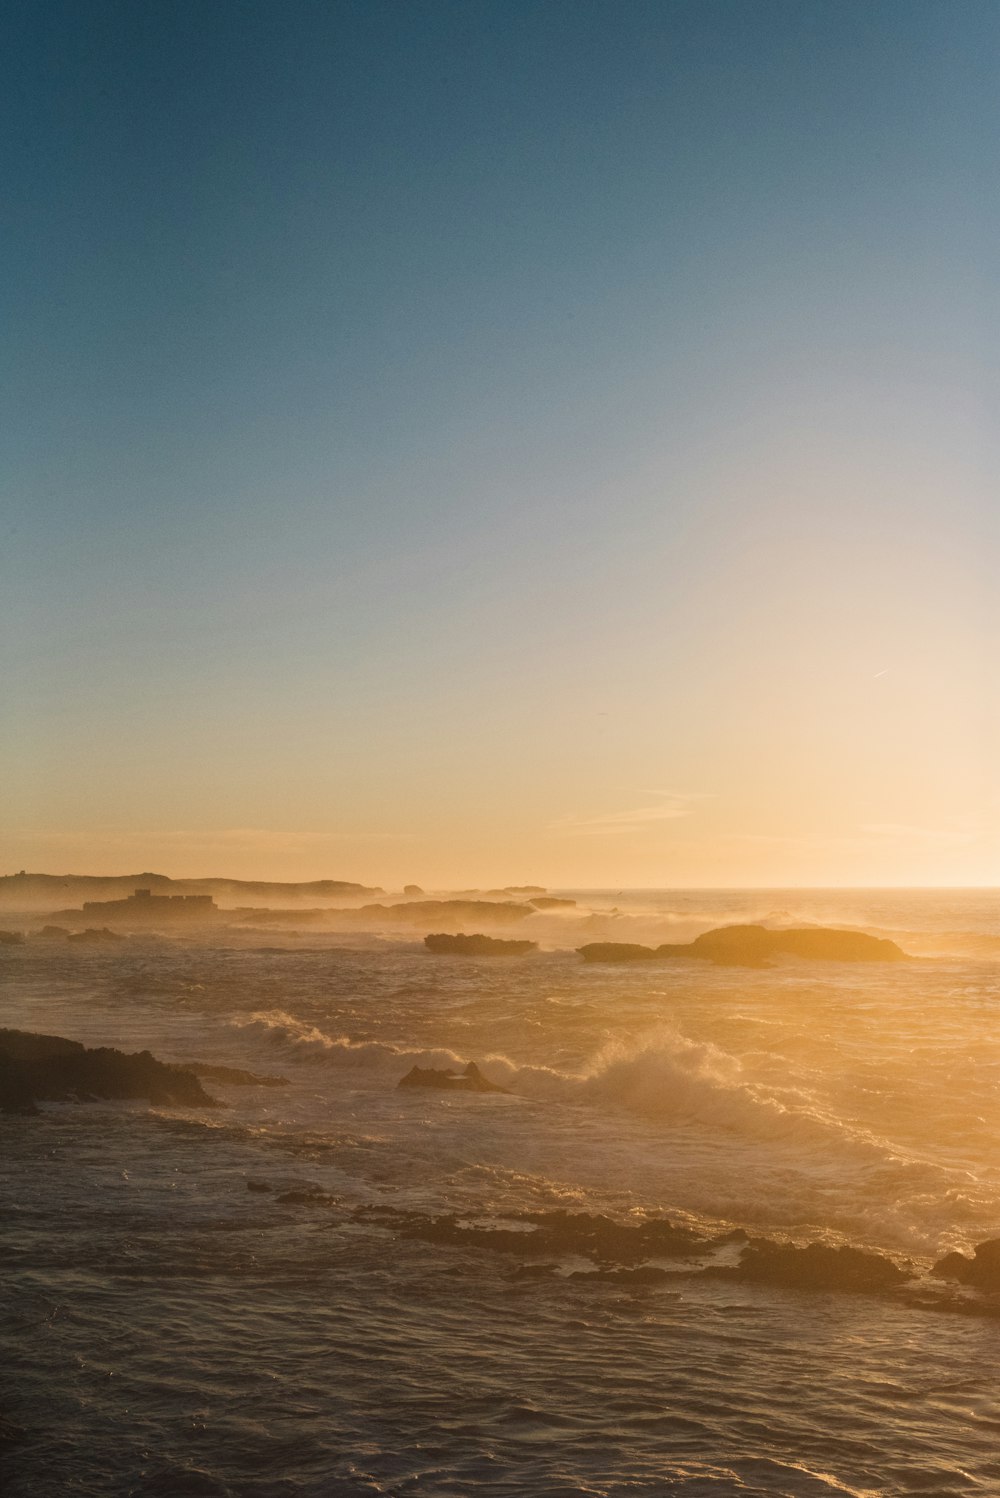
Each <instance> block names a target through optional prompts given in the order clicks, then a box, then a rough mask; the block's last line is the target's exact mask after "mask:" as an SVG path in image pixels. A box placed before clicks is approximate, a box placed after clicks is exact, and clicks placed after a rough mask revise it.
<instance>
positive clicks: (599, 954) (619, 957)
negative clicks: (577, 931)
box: [577, 941, 657, 962]
mask: <svg viewBox="0 0 1000 1498" xmlns="http://www.w3.org/2000/svg"><path fill="white" fill-rule="evenodd" d="M577 950H578V952H579V954H580V956H581V957H582V958H583V960H584V962H652V961H653V960H654V958H655V957H656V956H657V953H656V951H655V950H654V948H653V947H640V946H638V945H637V944H636V943H635V942H629V941H592V942H589V943H588V944H587V946H585V947H578V948H577Z"/></svg>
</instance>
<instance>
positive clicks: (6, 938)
mask: <svg viewBox="0 0 1000 1498" xmlns="http://www.w3.org/2000/svg"><path fill="white" fill-rule="evenodd" d="M23 941H24V932H23V931H0V947H19V946H20V945H21V943H22V942H23Z"/></svg>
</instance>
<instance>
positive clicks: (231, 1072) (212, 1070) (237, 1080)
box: [178, 1061, 289, 1087]
mask: <svg viewBox="0 0 1000 1498" xmlns="http://www.w3.org/2000/svg"><path fill="white" fill-rule="evenodd" d="M178 1064H180V1065H183V1067H184V1069H185V1071H193V1072H194V1074H195V1076H196V1077H204V1078H205V1080H206V1081H208V1082H222V1083H224V1084H225V1085H226V1086H229V1087H287V1086H289V1081H288V1078H287V1077H263V1076H258V1075H257V1073H256V1072H252V1071H243V1070H242V1069H241V1068H240V1067H238V1066H212V1065H210V1064H209V1063H208V1062H207V1061H185V1062H183V1063H178Z"/></svg>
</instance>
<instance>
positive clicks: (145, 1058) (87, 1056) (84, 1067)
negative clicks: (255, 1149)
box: [0, 1030, 222, 1114]
mask: <svg viewBox="0 0 1000 1498" xmlns="http://www.w3.org/2000/svg"><path fill="white" fill-rule="evenodd" d="M129 1098H144V1099H145V1100H146V1101H147V1102H150V1103H155V1104H166V1105H168V1106H171V1105H173V1106H179V1107H185V1108H218V1107H221V1106H222V1105H221V1104H220V1103H218V1102H217V1101H216V1100H215V1098H212V1097H209V1095H208V1093H207V1092H206V1091H205V1089H204V1088H203V1087H202V1085H201V1083H200V1082H199V1080H198V1078H197V1077H196V1076H195V1075H194V1072H193V1071H189V1070H187V1069H186V1068H184V1067H182V1066H173V1065H171V1064H169V1063H168V1062H165V1061H157V1059H156V1057H155V1056H152V1055H151V1054H150V1052H149V1051H139V1052H137V1053H135V1054H132V1055H127V1054H126V1053H125V1052H124V1051H118V1050H114V1049H113V1048H112V1047H110V1046H99V1047H97V1048H96V1049H94V1050H88V1049H87V1047H86V1046H83V1045H81V1044H80V1042H79V1041H76V1040H66V1039H64V1038H63V1037H62V1036H60V1035H35V1034H33V1033H31V1032H29V1031H27V1030H0V1113H22V1114H32V1113H35V1112H37V1104H38V1103H41V1102H48V1103H56V1102H94V1101H97V1100H99V1099H101V1100H118V1101H121V1100H125V1099H129Z"/></svg>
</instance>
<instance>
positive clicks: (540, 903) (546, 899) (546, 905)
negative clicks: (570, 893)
mask: <svg viewBox="0 0 1000 1498" xmlns="http://www.w3.org/2000/svg"><path fill="white" fill-rule="evenodd" d="M528 904H529V905H534V907H535V909H536V910H574V909H575V908H576V901H575V900H564V899H561V898H560V897H559V896H558V895H538V896H536V898H535V899H534V900H529V901H528Z"/></svg>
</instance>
